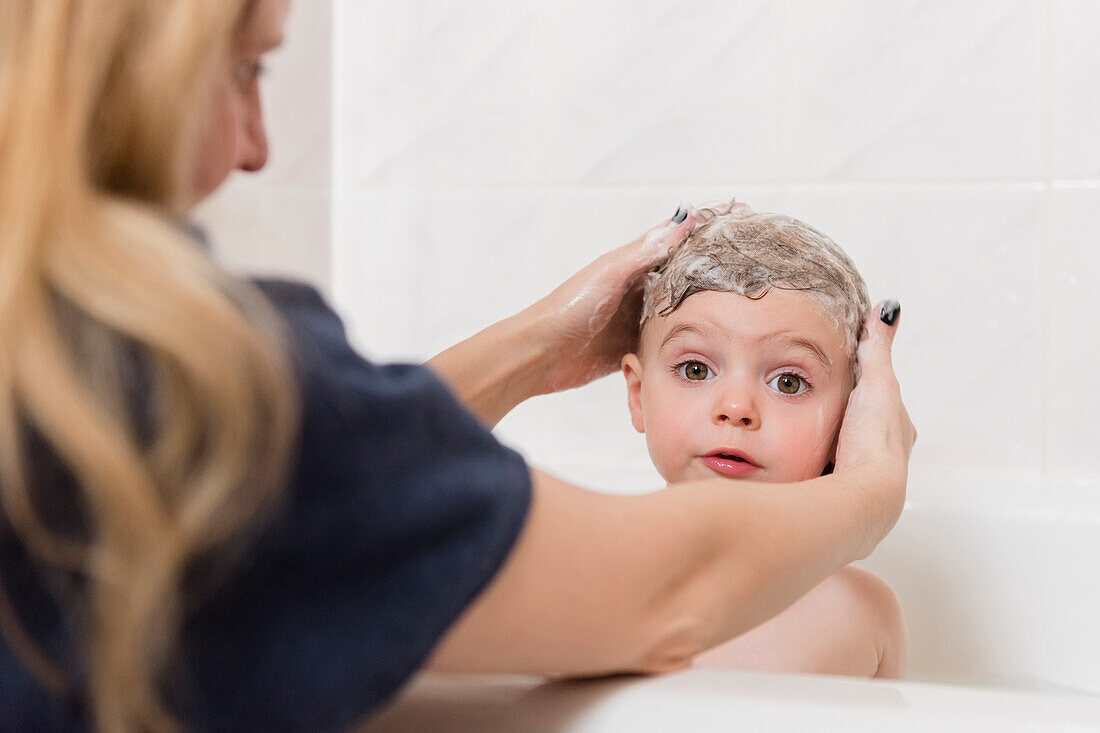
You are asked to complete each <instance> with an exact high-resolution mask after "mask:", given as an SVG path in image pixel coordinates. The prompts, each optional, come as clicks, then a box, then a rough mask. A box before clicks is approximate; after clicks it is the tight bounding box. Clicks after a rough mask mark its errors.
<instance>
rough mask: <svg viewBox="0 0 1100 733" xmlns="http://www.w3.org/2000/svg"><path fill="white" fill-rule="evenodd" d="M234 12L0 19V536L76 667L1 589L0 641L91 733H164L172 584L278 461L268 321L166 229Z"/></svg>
mask: <svg viewBox="0 0 1100 733" xmlns="http://www.w3.org/2000/svg"><path fill="white" fill-rule="evenodd" d="M252 4H254V3H252V2H250V1H249V0H0V522H2V523H3V525H5V526H4V531H14V532H15V534H16V536H17V537H18V539H19V541H20V542H21V544H22V545H23V547H25V548H26V551H27V552H28V553H29V555H30V557H31V558H32V560H33V563H34V566H35V568H36V569H37V571H38V572H40V573H41V574H42V576H41V577H43V578H44V579H50V580H51V582H50V588H51V590H52V591H53V592H54V593H55V594H56V598H57V601H58V603H60V604H61V606H62V610H63V613H64V616H65V618H66V619H67V620H69V621H71V622H72V623H71V624H67V625H66V631H67V633H69V634H70V638H69V648H70V649H72V650H73V651H74V654H73V655H72V658H71V659H66V660H65V662H66V664H65V665H64V666H62V664H61V661H62V660H54V659H50V658H49V656H48V655H47V654H46V653H45V651H44V650H42V649H41V648H40V647H39V646H38V645H37V644H36V643H35V640H34V639H33V638H32V637H31V635H30V634H29V633H27V631H26V630H25V628H24V625H23V623H21V622H20V619H19V618H18V616H17V615H16V613H15V611H16V609H15V607H14V605H13V604H12V603H11V598H10V596H9V595H8V594H7V593H6V592H5V591H4V586H5V583H4V581H5V580H6V581H8V582H9V583H10V582H11V579H10V578H3V577H0V633H3V635H4V639H5V641H6V642H7V643H8V645H9V646H10V647H11V648H12V649H14V650H15V651H16V652H17V653H18V654H19V656H20V657H21V658H22V660H23V662H24V664H25V665H26V667H27V669H28V670H30V672H31V673H32V674H34V675H35V677H37V678H38V680H39V681H40V682H41V683H42V685H43V686H44V687H46V689H48V690H50V691H51V692H52V693H54V694H55V695H57V696H58V697H60V698H65V697H66V696H68V695H74V696H77V695H81V694H83V693H85V692H86V694H87V697H88V700H87V702H89V703H90V715H91V717H92V725H93V726H94V728H95V729H96V730H104V731H141V730H171V729H176V728H179V727H180V721H178V720H177V719H176V718H175V716H174V715H173V714H172V712H171V711H170V710H169V708H168V705H167V703H166V702H165V700H164V699H162V697H163V696H162V691H163V690H164V689H165V684H166V679H165V675H166V674H168V673H169V665H170V663H171V662H172V660H173V659H175V658H176V657H177V656H178V654H177V649H178V640H179V639H178V637H179V633H180V623H181V616H182V613H183V610H184V609H183V608H182V598H183V592H182V587H183V585H184V582H185V580H187V582H190V580H192V579H191V578H189V576H188V573H189V572H190V571H191V570H192V569H194V568H195V567H198V565H197V563H200V562H202V563H203V565H202V566H203V567H205V566H207V561H208V560H213V559H215V558H224V557H226V553H227V552H228V550H227V548H228V547H230V546H231V545H234V544H235V543H236V542H237V541H238V539H239V537H240V536H241V533H242V532H245V531H256V529H257V528H258V527H259V526H260V524H259V520H261V519H262V518H263V517H265V516H268V515H269V513H270V512H271V511H273V510H274V503H275V502H276V501H277V500H278V499H279V497H280V495H281V493H282V488H283V486H282V483H283V481H284V480H285V475H286V473H287V466H288V465H289V461H290V456H291V453H292V451H293V445H294V442H295V434H296V431H297V425H298V404H297V392H296V387H295V383H294V380H293V377H292V371H291V366H290V363H289V358H288V356H287V353H286V349H285V346H284V339H283V336H282V331H281V326H280V323H279V322H278V320H277V318H276V315H275V313H274V311H273V310H272V309H271V306H270V304H268V303H267V302H266V301H265V300H264V299H263V297H262V296H261V295H260V294H259V293H258V292H256V291H255V290H254V289H253V288H251V287H250V286H248V285H247V284H245V283H244V282H242V281H238V280H235V279H233V278H231V277H230V276H228V275H226V274H225V273H224V272H223V271H221V270H219V269H218V268H217V267H215V266H214V264H213V263H212V262H211V260H210V258H209V255H208V253H207V252H206V251H205V250H204V249H203V248H202V247H200V246H197V245H196V243H195V242H194V241H193V240H192V239H191V238H190V237H188V236H187V235H186V234H184V233H183V232H182V231H181V230H180V227H179V226H177V225H176V224H174V223H172V220H174V219H177V218H179V217H181V216H182V215H183V212H184V211H185V209H186V207H187V205H188V201H189V200H190V198H191V196H192V189H191V180H192V173H193V170H194V162H195V156H196V154H197V153H198V150H197V145H198V141H199V139H200V130H201V129H202V122H203V120H204V119H205V118H206V114H207V112H206V109H207V108H206V105H207V104H208V103H209V100H210V99H211V98H212V91H213V89H214V87H213V84H214V82H215V79H216V77H215V73H216V72H217V71H218V70H220V69H223V68H224V64H226V63H227V62H228V59H229V57H228V55H227V54H228V53H229V51H230V47H231V42H232V39H233V38H234V34H235V33H237V32H239V29H240V28H241V27H242V24H243V23H244V22H246V18H247V11H248V9H249V7H250V6H251V5H252ZM135 377H136V378H135ZM43 453H45V455H43ZM43 458H52V459H53V460H42V459H43ZM55 463H56V464H57V465H59V466H63V471H62V472H61V473H60V474H58V473H57V471H53V472H52V473H51V474H49V475H50V476H52V478H50V479H49V480H44V479H43V477H42V475H43V472H44V471H46V470H47V468H48V467H49V466H52V465H55ZM51 471H52V469H51ZM59 476H61V477H64V478H59ZM74 516H75V517H78V520H77V521H73V517H74ZM58 579H67V580H66V582H65V583H64V584H63V585H62V586H61V590H62V591H64V592H58V591H57V590H56V589H55V586H57V583H55V582H53V581H55V580H58ZM72 665H75V669H72V668H71V667H72ZM70 673H71V675H70ZM73 676H75V679H74V678H73ZM75 699H76V700H80V698H79V697H76V698H75ZM81 702H83V701H81Z"/></svg>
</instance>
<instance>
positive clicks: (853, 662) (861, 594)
mask: <svg viewBox="0 0 1100 733" xmlns="http://www.w3.org/2000/svg"><path fill="white" fill-rule="evenodd" d="M907 639H908V637H907V634H906V631H905V621H904V617H903V616H902V612H901V606H900V604H899V603H898V599H897V596H896V595H894V591H893V589H892V588H890V586H889V585H888V584H887V583H886V582H885V581H884V580H882V579H881V578H879V577H878V576H877V575H874V574H873V573H869V572H867V571H866V570H861V569H859V568H856V567H854V566H851V565H849V566H848V567H846V568H844V569H843V570H841V571H839V572H837V573H834V574H833V575H831V576H829V578H827V579H826V580H825V581H824V582H822V583H821V584H820V585H818V586H816V587H815V588H814V589H813V590H811V591H810V592H809V593H807V594H806V595H804V596H802V598H800V599H798V600H797V601H795V602H794V604H793V605H792V606H791V607H790V608H788V609H787V610H785V611H783V612H782V613H780V614H779V615H778V616H776V617H775V618H773V619H771V620H769V621H765V622H764V623H762V624H760V625H759V626H757V627H756V628H754V629H752V630H750V631H748V632H746V633H744V634H742V635H741V636H738V637H737V638H735V639H732V640H731V641H728V642H726V643H725V644H722V645H720V646H717V647H715V648H714V649H710V650H709V651H706V652H703V653H702V654H700V655H699V656H698V657H696V658H695V666H697V667H719V668H724V669H742V670H752V671H758V672H794V673H805V674H840V675H851V676H855V677H881V678H886V679H901V678H902V677H903V676H904V674H905V662H906V655H907V650H908V640H907Z"/></svg>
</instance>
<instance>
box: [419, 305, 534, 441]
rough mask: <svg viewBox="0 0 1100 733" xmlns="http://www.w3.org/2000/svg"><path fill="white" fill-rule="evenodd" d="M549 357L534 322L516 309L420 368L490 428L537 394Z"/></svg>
mask: <svg viewBox="0 0 1100 733" xmlns="http://www.w3.org/2000/svg"><path fill="white" fill-rule="evenodd" d="M549 357H550V355H549V354H548V349H547V348H546V346H545V344H544V341H543V339H541V338H540V337H539V335H538V333H537V324H535V323H533V322H532V319H530V318H527V317H526V316H525V314H524V313H521V314H519V315H516V316H513V317H511V318H507V319H505V320H503V321H500V322H499V323H495V324H493V325H492V326H489V327H488V328H486V329H485V330H483V331H481V332H479V333H477V334H475V335H473V336H471V337H470V338H468V339H466V340H465V341H462V342H461V343H458V344H456V345H454V346H452V347H451V348H449V349H447V350H446V351H444V352H442V353H440V354H439V355H437V356H435V357H434V358H433V359H431V361H429V362H428V363H427V365H426V366H428V367H429V368H430V369H432V370H433V371H434V372H435V373H436V374H437V375H439V377H440V378H441V379H443V381H444V382H446V383H447V385H448V386H449V387H450V388H451V390H452V391H453V392H454V393H455V395H456V396H457V397H458V398H459V399H460V400H461V401H462V403H463V404H464V405H466V407H467V409H469V410H470V411H471V412H472V413H474V414H475V415H477V416H478V418H480V419H481V421H482V422H483V423H484V424H486V425H488V426H489V427H493V426H494V425H496V424H497V423H498V422H500V420H501V418H503V417H504V416H505V415H507V414H508V413H509V412H510V411H511V410H512V408H513V407H515V406H516V405H518V404H519V403H520V402H523V401H524V400H526V399H527V398H529V397H533V396H535V395H537V394H541V392H542V391H543V383H544V381H545V378H544V376H543V375H544V373H545V371H546V362H547V359H548V358H549Z"/></svg>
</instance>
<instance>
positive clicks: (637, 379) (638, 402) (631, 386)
mask: <svg viewBox="0 0 1100 733" xmlns="http://www.w3.org/2000/svg"><path fill="white" fill-rule="evenodd" d="M622 367H623V376H624V377H626V403H627V405H629V406H630V422H631V423H633V425H634V429H635V430H637V431H638V432H639V433H644V432H645V418H643V417H642V362H641V361H640V360H639V359H638V355H637V354H627V355H626V356H624V357H623V361H622Z"/></svg>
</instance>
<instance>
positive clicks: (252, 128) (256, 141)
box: [237, 100, 268, 173]
mask: <svg viewBox="0 0 1100 733" xmlns="http://www.w3.org/2000/svg"><path fill="white" fill-rule="evenodd" d="M240 135H241V138H240V140H239V143H238V148H237V151H238V159H237V167H238V168H240V169H241V170H242V171H248V172H249V173H255V172H256V171H258V170H260V169H262V168H263V167H264V166H265V165H267V156H268V143H267V129H266V128H265V126H264V116H263V111H262V109H261V108H260V105H259V103H258V100H257V102H256V103H254V104H253V105H252V109H250V110H249V113H248V115H246V117H245V119H244V120H243V124H242V125H241V130H240Z"/></svg>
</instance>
